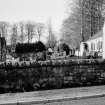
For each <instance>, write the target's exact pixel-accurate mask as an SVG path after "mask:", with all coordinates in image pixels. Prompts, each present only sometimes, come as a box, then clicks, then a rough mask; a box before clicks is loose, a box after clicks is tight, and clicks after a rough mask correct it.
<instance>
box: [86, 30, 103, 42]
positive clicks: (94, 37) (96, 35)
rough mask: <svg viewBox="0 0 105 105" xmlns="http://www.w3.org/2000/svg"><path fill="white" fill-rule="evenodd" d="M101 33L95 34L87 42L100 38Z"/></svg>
mask: <svg viewBox="0 0 105 105" xmlns="http://www.w3.org/2000/svg"><path fill="white" fill-rule="evenodd" d="M102 35H103V32H102V31H99V32H98V33H96V34H95V35H94V36H92V37H90V38H89V39H88V40H87V41H90V40H93V39H97V38H99V37H102Z"/></svg>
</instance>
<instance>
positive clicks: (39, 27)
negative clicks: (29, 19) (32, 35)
mask: <svg viewBox="0 0 105 105" xmlns="http://www.w3.org/2000/svg"><path fill="white" fill-rule="evenodd" d="M43 32H44V24H42V23H36V34H37V36H38V41H40V38H41V36H42V35H43Z"/></svg>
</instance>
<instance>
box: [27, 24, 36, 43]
mask: <svg viewBox="0 0 105 105" xmlns="http://www.w3.org/2000/svg"><path fill="white" fill-rule="evenodd" d="M25 27H26V32H27V37H28V43H30V42H31V41H32V38H33V35H34V28H35V24H34V23H31V22H28V23H26V25H25Z"/></svg>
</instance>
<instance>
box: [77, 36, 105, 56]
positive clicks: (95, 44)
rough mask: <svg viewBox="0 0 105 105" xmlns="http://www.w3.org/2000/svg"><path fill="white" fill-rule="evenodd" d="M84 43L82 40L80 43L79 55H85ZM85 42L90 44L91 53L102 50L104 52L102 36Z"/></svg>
mask: <svg viewBox="0 0 105 105" xmlns="http://www.w3.org/2000/svg"><path fill="white" fill-rule="evenodd" d="M83 43H84V42H81V44H80V52H79V56H83V52H84V45H83ZM85 43H87V44H88V51H89V53H91V52H100V53H102V51H103V38H102V37H98V38H95V39H91V40H88V41H86V42H85Z"/></svg>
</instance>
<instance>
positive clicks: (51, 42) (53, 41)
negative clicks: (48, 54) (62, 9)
mask: <svg viewBox="0 0 105 105" xmlns="http://www.w3.org/2000/svg"><path fill="white" fill-rule="evenodd" d="M56 43H57V40H56V38H55V35H54V31H53V29H52V25H51V20H49V23H48V40H47V47H50V48H54V47H55V46H56Z"/></svg>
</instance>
